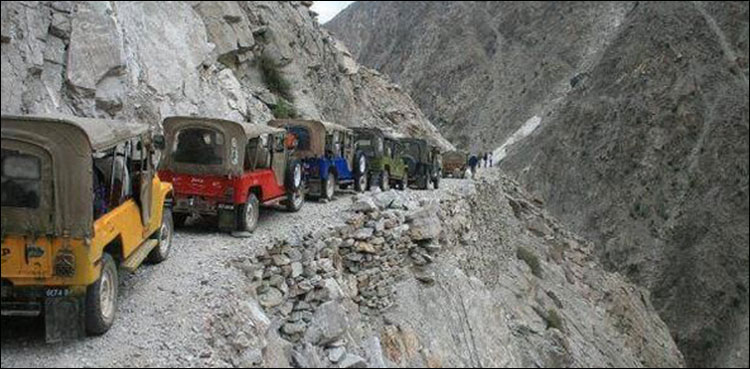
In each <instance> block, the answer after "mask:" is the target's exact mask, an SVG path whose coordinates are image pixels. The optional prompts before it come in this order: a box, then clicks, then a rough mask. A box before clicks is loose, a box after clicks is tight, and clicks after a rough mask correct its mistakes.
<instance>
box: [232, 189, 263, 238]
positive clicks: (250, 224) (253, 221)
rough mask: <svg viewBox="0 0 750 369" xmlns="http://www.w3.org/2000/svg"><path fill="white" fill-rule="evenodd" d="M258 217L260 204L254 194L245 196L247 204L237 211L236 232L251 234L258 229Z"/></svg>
mask: <svg viewBox="0 0 750 369" xmlns="http://www.w3.org/2000/svg"><path fill="white" fill-rule="evenodd" d="M259 215H260V202H259V201H258V197H257V196H255V194H254V193H250V195H248V196H247V202H246V203H245V204H243V205H241V206H240V207H239V208H238V209H237V230H238V231H240V232H252V231H254V230H255V228H257V227H258V216H259Z"/></svg>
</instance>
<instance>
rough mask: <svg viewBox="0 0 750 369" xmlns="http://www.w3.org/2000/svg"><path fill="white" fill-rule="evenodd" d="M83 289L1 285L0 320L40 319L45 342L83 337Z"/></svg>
mask: <svg viewBox="0 0 750 369" xmlns="http://www.w3.org/2000/svg"><path fill="white" fill-rule="evenodd" d="M85 303H86V287H85V286H66V287H50V286H22V287H14V286H13V285H12V284H11V283H10V282H9V281H8V280H5V279H3V281H2V300H1V305H2V316H3V317H38V316H41V315H44V322H45V331H46V333H45V338H46V341H47V342H59V341H62V340H66V339H75V338H78V337H82V336H83V335H84V334H85V322H86V320H85V311H86V310H85Z"/></svg>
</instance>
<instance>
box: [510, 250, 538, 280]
mask: <svg viewBox="0 0 750 369" xmlns="http://www.w3.org/2000/svg"><path fill="white" fill-rule="evenodd" d="M516 257H517V258H519V259H521V260H523V261H524V262H525V263H526V265H528V266H529V268H531V273H532V274H534V275H535V276H537V277H539V278H543V276H542V266H541V264H539V258H538V257H537V256H536V255H535V254H534V253H533V252H532V251H531V250H529V249H527V248H524V247H519V248H517V249H516Z"/></svg>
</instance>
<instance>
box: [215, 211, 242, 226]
mask: <svg viewBox="0 0 750 369" xmlns="http://www.w3.org/2000/svg"><path fill="white" fill-rule="evenodd" d="M238 208H239V207H238ZM235 214H236V210H235V209H234V208H232V209H219V214H218V215H219V216H218V218H219V219H218V220H219V230H220V231H222V232H232V231H236V230H237V217H236V215H235Z"/></svg>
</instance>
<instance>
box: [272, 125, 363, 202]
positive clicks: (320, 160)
mask: <svg viewBox="0 0 750 369" xmlns="http://www.w3.org/2000/svg"><path fill="white" fill-rule="evenodd" d="M268 125H270V126H273V127H279V128H285V129H286V130H287V132H289V133H290V134H292V135H293V136H294V137H295V138H296V141H297V142H296V150H295V152H294V155H295V157H296V158H297V159H300V160H301V161H302V163H303V166H304V169H305V183H307V186H308V188H307V194H308V195H310V196H315V197H318V198H323V199H328V200H331V199H333V195H334V193H335V191H336V187H339V188H347V187H349V186H352V185H353V186H354V189H355V190H356V191H357V192H363V191H364V190H365V189H366V188H367V157H366V156H365V154H364V153H362V152H359V151H357V149H356V147H355V145H354V133H353V132H352V131H351V130H350V129H349V128H346V127H344V126H341V125H338V124H334V123H328V122H321V121H317V120H298V119H282V120H273V121H271V122H269V123H268Z"/></svg>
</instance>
